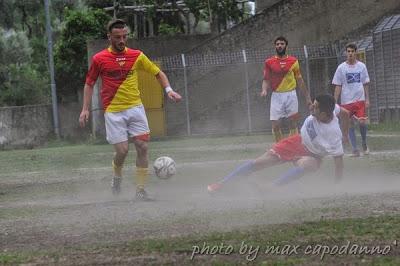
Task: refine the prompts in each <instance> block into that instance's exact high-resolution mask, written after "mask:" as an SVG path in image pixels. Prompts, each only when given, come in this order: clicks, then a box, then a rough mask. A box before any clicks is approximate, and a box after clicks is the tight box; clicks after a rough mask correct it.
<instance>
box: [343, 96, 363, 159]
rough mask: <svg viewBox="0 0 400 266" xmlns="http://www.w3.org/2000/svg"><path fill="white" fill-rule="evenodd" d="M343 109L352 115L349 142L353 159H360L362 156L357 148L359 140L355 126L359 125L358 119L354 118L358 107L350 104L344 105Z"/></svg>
mask: <svg viewBox="0 0 400 266" xmlns="http://www.w3.org/2000/svg"><path fill="white" fill-rule="evenodd" d="M342 107H343V108H344V109H346V110H347V111H349V113H350V117H351V120H350V127H349V140H350V144H351V148H352V154H351V156H352V157H359V156H360V151H359V149H358V148H357V138H356V131H355V126H356V123H358V120H357V118H356V117H354V115H355V113H356V110H357V109H356V105H355V104H354V103H350V104H345V105H342Z"/></svg>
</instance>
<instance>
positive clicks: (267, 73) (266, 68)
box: [264, 61, 271, 80]
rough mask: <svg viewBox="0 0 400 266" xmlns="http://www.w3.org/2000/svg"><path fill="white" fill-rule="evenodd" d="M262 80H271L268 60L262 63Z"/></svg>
mask: <svg viewBox="0 0 400 266" xmlns="http://www.w3.org/2000/svg"><path fill="white" fill-rule="evenodd" d="M264 80H271V69H270V67H269V64H268V61H265V63H264Z"/></svg>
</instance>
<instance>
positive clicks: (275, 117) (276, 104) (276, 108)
mask: <svg viewBox="0 0 400 266" xmlns="http://www.w3.org/2000/svg"><path fill="white" fill-rule="evenodd" d="M283 111H284V110H283V102H282V93H277V92H273V93H272V95H271V105H270V112H269V119H270V121H271V126H272V135H273V137H274V139H275V142H276V143H278V142H279V141H280V140H282V139H283V134H282V130H281V125H280V121H279V119H281V118H282V117H283V116H284V113H283Z"/></svg>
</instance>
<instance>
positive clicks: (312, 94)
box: [304, 45, 314, 97]
mask: <svg viewBox="0 0 400 266" xmlns="http://www.w3.org/2000/svg"><path fill="white" fill-rule="evenodd" d="M304 57H305V60H306V71H307V76H306V79H307V87H308V90H309V91H310V94H311V96H312V97H314V91H312V90H311V78H310V63H309V59H308V50H307V46H306V45H304Z"/></svg>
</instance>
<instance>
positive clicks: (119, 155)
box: [79, 19, 181, 200]
mask: <svg viewBox="0 0 400 266" xmlns="http://www.w3.org/2000/svg"><path fill="white" fill-rule="evenodd" d="M107 30H108V34H107V36H108V40H109V42H110V46H109V47H108V48H107V49H104V50H103V51H100V52H99V53H97V54H95V55H94V56H93V58H92V64H91V66H90V69H89V71H88V73H87V75H86V82H85V86H84V89H83V91H84V96H83V107H82V112H81V114H80V116H79V123H80V125H81V126H82V127H84V126H85V125H86V123H87V122H88V119H89V114H90V112H89V108H90V100H91V98H92V94H93V86H94V84H95V83H96V80H97V78H98V77H99V76H100V77H101V80H102V86H101V93H100V94H101V99H102V103H103V108H104V119H105V126H106V134H107V141H108V142H109V143H110V144H112V145H113V146H114V150H115V156H114V159H113V161H112V166H113V169H114V177H113V182H112V189H113V192H114V193H119V191H120V186H121V179H122V166H123V163H124V161H125V158H126V155H127V154H128V150H129V144H128V141H129V140H131V141H132V142H133V143H134V145H135V148H136V153H137V157H136V188H137V190H136V198H138V199H140V200H147V199H149V198H148V195H147V193H146V191H145V189H144V187H145V184H146V180H147V177H148V141H149V137H150V135H149V134H150V130H149V125H148V122H147V118H146V113H145V110H144V107H143V104H142V101H141V98H140V92H139V87H138V70H143V71H146V72H148V73H150V74H152V75H154V76H155V77H156V78H157V80H158V81H159V83H160V85H161V86H162V87H163V88H164V89H165V92H166V93H167V94H168V98H169V99H171V100H172V101H175V102H178V101H180V100H181V96H180V95H179V94H178V93H177V92H175V91H173V90H172V88H171V86H170V83H169V80H168V78H167V76H166V75H165V73H164V72H162V71H161V70H160V69H159V68H158V67H157V66H156V65H155V64H154V63H152V62H151V61H150V60H149V59H148V58H147V57H146V55H144V53H143V52H142V51H140V50H134V49H130V48H128V47H126V43H127V37H128V27H127V26H126V23H125V22H124V21H123V20H121V19H115V20H112V21H110V22H109V23H108V25H107Z"/></svg>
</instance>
